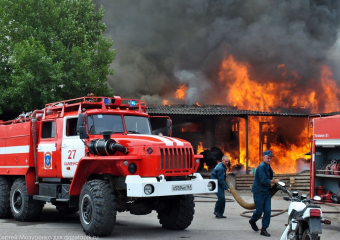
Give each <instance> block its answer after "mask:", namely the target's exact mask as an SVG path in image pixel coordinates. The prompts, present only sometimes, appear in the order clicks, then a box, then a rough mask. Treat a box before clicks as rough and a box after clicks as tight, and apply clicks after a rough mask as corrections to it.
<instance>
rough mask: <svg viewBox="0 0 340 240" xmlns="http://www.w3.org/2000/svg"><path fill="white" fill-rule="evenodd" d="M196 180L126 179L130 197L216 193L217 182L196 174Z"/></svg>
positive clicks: (132, 177) (134, 177) (129, 177)
mask: <svg viewBox="0 0 340 240" xmlns="http://www.w3.org/2000/svg"><path fill="white" fill-rule="evenodd" d="M193 176H194V178H193V179H191V180H184V181H166V180H165V179H164V178H162V177H161V180H158V179H157V178H155V177H151V178H142V177H140V176H138V175H129V176H127V177H126V179H125V183H126V187H127V196H128V197H159V196H173V195H187V194H200V193H216V192H217V180H216V179H203V178H202V176H201V174H199V173H194V174H193Z"/></svg>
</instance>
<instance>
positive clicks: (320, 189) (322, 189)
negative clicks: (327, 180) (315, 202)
mask: <svg viewBox="0 0 340 240" xmlns="http://www.w3.org/2000/svg"><path fill="white" fill-rule="evenodd" d="M322 194H325V186H317V187H316V195H319V196H321V195H322Z"/></svg>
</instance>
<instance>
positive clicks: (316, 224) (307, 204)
mask: <svg viewBox="0 0 340 240" xmlns="http://www.w3.org/2000/svg"><path fill="white" fill-rule="evenodd" d="M276 187H277V188H278V189H279V190H282V191H283V192H285V193H287V194H288V196H284V197H283V199H284V200H286V201H291V203H290V205H289V208H288V224H287V226H286V228H285V230H284V231H283V233H282V236H281V238H280V240H319V239H320V236H319V234H321V233H322V228H321V224H322V223H324V224H331V221H330V220H327V219H322V210H321V208H320V206H319V205H317V204H316V203H315V202H316V201H321V197H320V196H314V198H313V199H307V195H306V194H302V195H299V193H298V192H297V191H294V192H292V193H291V192H290V191H289V190H288V189H287V187H286V184H285V183H284V182H282V181H279V182H278V183H277V185H276Z"/></svg>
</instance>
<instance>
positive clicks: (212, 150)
mask: <svg viewBox="0 0 340 240" xmlns="http://www.w3.org/2000/svg"><path fill="white" fill-rule="evenodd" d="M148 113H149V114H150V115H169V116H170V117H171V118H172V120H173V136H175V137H179V138H183V139H186V140H188V141H189V142H191V143H192V145H193V146H194V148H195V147H196V152H197V153H199V154H200V153H201V154H202V155H203V156H204V159H203V161H202V166H201V168H200V169H199V170H203V169H202V168H204V169H205V170H206V171H208V170H209V169H210V170H211V169H212V168H213V167H215V165H216V164H217V163H218V162H219V160H220V159H221V157H222V156H223V155H228V156H229V157H230V159H231V164H232V169H230V170H229V171H233V172H237V173H245V172H246V170H248V172H250V170H251V169H252V168H256V167H257V165H258V164H259V163H260V162H261V161H262V153H263V151H264V150H266V149H272V150H273V152H274V154H275V158H274V159H273V161H272V163H271V165H272V168H273V169H274V171H275V172H276V173H296V172H303V171H306V170H308V169H309V159H310V157H309V155H308V154H306V153H308V152H309V146H308V144H307V123H308V116H309V114H306V113H297V112H295V113H294V112H289V113H288V112H261V111H249V110H238V109H236V108H235V107H228V106H222V105H211V106H197V105H194V106H188V105H173V106H152V107H149V108H148ZM332 114H335V113H332ZM324 115H330V114H324Z"/></svg>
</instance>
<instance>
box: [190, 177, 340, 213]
mask: <svg viewBox="0 0 340 240" xmlns="http://www.w3.org/2000/svg"><path fill="white" fill-rule="evenodd" d="M225 182H226V184H227V185H228V187H229V189H230V193H231V194H232V195H233V197H234V199H235V200H236V202H237V203H238V204H239V205H240V206H241V207H243V208H245V209H247V210H250V211H244V212H242V213H241V214H240V216H242V217H246V218H250V217H251V216H249V215H247V214H249V213H253V211H252V210H255V204H254V203H247V202H245V201H244V200H243V199H242V198H241V196H240V194H239V193H238V192H237V190H236V189H235V187H234V186H233V184H232V183H231V182H230V181H229V180H228V178H226V179H225ZM275 186H276V185H274V187H272V188H271V197H273V196H274V195H275V194H276V192H277V191H278V190H279V189H278V188H276V187H275ZM199 197H200V198H214V199H216V198H215V197H210V196H202V195H200V196H199ZM195 202H203V201H197V200H195ZM204 202H206V201H204ZM211 202H213V201H211ZM226 202H234V200H233V199H228V198H226ZM271 211H272V212H277V213H275V214H272V215H271V217H276V216H278V215H281V214H283V213H285V212H287V211H288V208H287V209H285V210H282V209H272V210H271ZM322 213H329V214H339V213H340V211H322Z"/></svg>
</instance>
